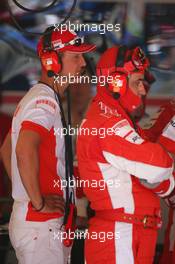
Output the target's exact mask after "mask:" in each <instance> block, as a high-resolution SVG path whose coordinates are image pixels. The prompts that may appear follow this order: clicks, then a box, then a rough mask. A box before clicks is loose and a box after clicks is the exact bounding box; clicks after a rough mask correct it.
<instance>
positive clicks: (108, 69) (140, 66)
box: [97, 46, 149, 76]
mask: <svg viewBox="0 0 175 264" xmlns="http://www.w3.org/2000/svg"><path fill="white" fill-rule="evenodd" d="M123 47H124V46H123ZM123 47H122V46H120V47H118V46H114V47H112V48H109V49H107V50H106V51H105V52H104V53H103V54H102V56H101V58H100V60H99V61H98V63H97V76H100V75H105V76H108V75H110V74H111V73H114V72H123V73H125V74H126V75H128V74H131V73H133V72H135V71H137V72H143V73H144V71H145V70H146V69H147V68H148V67H149V61H148V59H147V57H146V56H145V54H144V53H143V51H142V50H141V48H139V47H136V48H134V49H132V50H130V49H129V48H127V49H126V50H125V53H124V54H123V60H124V65H123V66H116V64H117V61H118V56H119V49H120V48H123Z"/></svg>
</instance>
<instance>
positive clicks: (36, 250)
mask: <svg viewBox="0 0 175 264" xmlns="http://www.w3.org/2000/svg"><path fill="white" fill-rule="evenodd" d="M15 207H17V206H14V207H13V212H12V215H11V219H10V223H9V236H10V241H11V244H12V246H13V248H14V249H15V252H16V257H17V259H18V263H19V264H67V263H68V258H69V255H70V250H71V248H70V247H69V248H67V247H65V246H64V245H63V243H62V241H61V233H62V232H61V231H60V226H61V224H62V219H61V218H60V219H52V220H49V221H45V222H30V221H23V220H20V219H19V215H18V216H17V215H16V213H15V210H14V209H15ZM16 209H17V208H16ZM17 211H18V210H17Z"/></svg>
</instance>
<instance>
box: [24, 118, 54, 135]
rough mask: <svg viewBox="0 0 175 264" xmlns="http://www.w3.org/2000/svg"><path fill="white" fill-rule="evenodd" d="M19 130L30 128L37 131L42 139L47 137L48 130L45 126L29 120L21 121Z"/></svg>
mask: <svg viewBox="0 0 175 264" xmlns="http://www.w3.org/2000/svg"><path fill="white" fill-rule="evenodd" d="M21 130H32V131H34V132H37V133H38V134H39V135H40V136H41V138H42V139H44V138H45V137H47V136H48V132H49V131H48V130H47V129H46V128H45V127H43V126H41V125H39V124H36V123H34V122H31V121H23V122H22V124H21Z"/></svg>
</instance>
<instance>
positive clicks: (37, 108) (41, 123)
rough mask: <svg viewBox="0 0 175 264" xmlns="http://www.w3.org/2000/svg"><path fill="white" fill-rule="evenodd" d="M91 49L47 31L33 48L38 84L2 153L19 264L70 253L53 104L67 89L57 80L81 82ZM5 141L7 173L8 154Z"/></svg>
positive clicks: (47, 261) (68, 35)
mask: <svg viewBox="0 0 175 264" xmlns="http://www.w3.org/2000/svg"><path fill="white" fill-rule="evenodd" d="M93 49H95V46H94V45H87V44H85V43H83V39H82V38H79V37H78V36H77V35H76V34H75V33H74V32H70V31H68V30H67V31H64V32H61V31H59V30H58V29H57V30H55V31H54V29H53V28H49V29H48V30H46V33H45V35H44V36H42V37H41V39H40V41H39V43H38V47H37V51H38V55H39V58H40V60H41V65H42V73H41V78H40V81H39V83H37V84H36V85H34V87H32V88H31V89H30V90H29V92H28V93H27V94H26V95H25V96H24V98H23V99H22V100H21V101H20V103H19V105H18V106H17V109H16V111H15V114H14V117H13V122H12V131H11V136H10V134H9V135H8V137H7V138H6V140H5V142H4V145H3V147H2V156H3V160H4V161H5V162H4V163H5V165H6V169H7V171H11V179H12V196H13V198H14V205H13V211H12V215H11V220H10V225H9V235H10V240H11V243H12V245H13V247H14V249H15V251H16V256H17V259H18V261H19V263H21V264H31V263H32V264H41V263H44V264H58V263H59V264H63V263H67V258H68V253H69V251H70V250H69V248H68V249H67V248H66V247H65V246H64V245H63V243H62V241H61V238H60V234H61V231H60V229H61V225H62V223H63V219H62V218H63V215H64V209H65V201H64V200H65V192H64V190H62V188H61V186H62V185H61V181H62V180H65V154H64V153H65V143H64V137H63V135H62V134H61V129H62V128H63V124H62V116H61V114H60V111H61V110H60V107H61V106H60V104H59V103H58V102H57V99H59V97H60V96H61V95H62V94H63V93H64V91H65V90H66V88H67V87H68V85H69V83H68V81H67V82H66V83H64V85H61V84H60V83H59V82H55V77H58V76H66V77H67V76H68V75H69V74H70V75H72V76H80V75H81V72H82V70H84V67H85V66H86V63H85V60H84V57H83V53H85V52H89V51H92V50H93ZM55 131H58V132H57V133H55ZM9 141H11V143H12V149H11V169H10V165H9V164H10V161H9V162H8V160H7V154H6V153H7V152H6V150H7V148H8V146H9V145H10V144H9ZM54 183H56V185H55V184H54Z"/></svg>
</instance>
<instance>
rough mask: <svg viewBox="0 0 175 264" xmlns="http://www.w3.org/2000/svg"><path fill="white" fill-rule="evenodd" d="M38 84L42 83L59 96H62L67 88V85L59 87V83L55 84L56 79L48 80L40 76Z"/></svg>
mask: <svg viewBox="0 0 175 264" xmlns="http://www.w3.org/2000/svg"><path fill="white" fill-rule="evenodd" d="M39 82H41V83H44V84H46V85H48V86H49V87H50V88H51V89H53V90H54V91H55V92H56V93H59V94H60V96H63V94H64V91H65V90H66V88H67V86H68V85H67V84H63V85H59V83H58V82H57V80H56V78H55V79H54V78H49V77H46V76H43V75H42V76H41V78H40V80H39Z"/></svg>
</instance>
